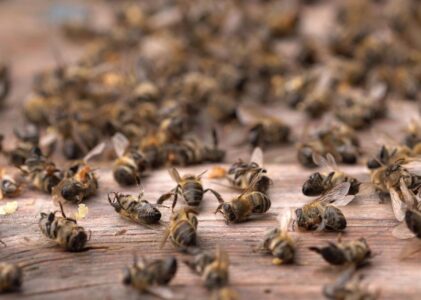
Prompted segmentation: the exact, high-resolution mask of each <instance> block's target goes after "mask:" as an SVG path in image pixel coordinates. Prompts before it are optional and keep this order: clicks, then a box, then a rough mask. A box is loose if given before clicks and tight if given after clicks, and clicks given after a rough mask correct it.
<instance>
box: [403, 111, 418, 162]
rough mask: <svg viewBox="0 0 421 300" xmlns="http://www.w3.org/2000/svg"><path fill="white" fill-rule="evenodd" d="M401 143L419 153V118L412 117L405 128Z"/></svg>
mask: <svg viewBox="0 0 421 300" xmlns="http://www.w3.org/2000/svg"><path fill="white" fill-rule="evenodd" d="M405 131H406V134H405V137H404V140H403V143H404V144H405V145H406V146H407V147H409V148H410V149H412V152H413V153H415V154H421V120H420V119H413V120H411V121H410V122H409V124H408V126H407V127H406V128H405Z"/></svg>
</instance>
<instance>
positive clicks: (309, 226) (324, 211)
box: [295, 182, 354, 231]
mask: <svg viewBox="0 0 421 300" xmlns="http://www.w3.org/2000/svg"><path fill="white" fill-rule="evenodd" d="M350 187H351V184H350V183H349V182H343V183H340V184H338V185H337V186H335V187H334V188H332V189H331V190H330V191H328V192H326V193H325V194H323V195H321V196H320V197H318V198H317V199H315V200H313V201H311V202H310V203H307V204H305V205H304V206H303V207H302V208H298V209H296V210H295V215H296V217H297V218H296V222H297V225H298V228H300V229H304V230H319V231H320V230H332V231H342V230H344V229H345V228H346V219H345V216H344V214H343V213H342V211H341V210H340V209H339V208H337V207H336V206H334V205H332V204H335V205H337V206H344V205H347V204H348V203H349V202H351V201H352V200H353V199H354V196H352V195H348V193H349V188H350ZM347 195H348V196H347Z"/></svg>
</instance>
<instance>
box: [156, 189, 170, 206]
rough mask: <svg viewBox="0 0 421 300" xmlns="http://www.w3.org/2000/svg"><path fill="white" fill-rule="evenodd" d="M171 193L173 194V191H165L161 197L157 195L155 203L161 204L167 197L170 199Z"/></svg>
mask: <svg viewBox="0 0 421 300" xmlns="http://www.w3.org/2000/svg"><path fill="white" fill-rule="evenodd" d="M173 195H174V192H169V193H165V194H163V195H161V197H159V199H158V200H157V201H156V204H162V203H163V202H164V201H167V200H168V199H170V198H171V196H173Z"/></svg>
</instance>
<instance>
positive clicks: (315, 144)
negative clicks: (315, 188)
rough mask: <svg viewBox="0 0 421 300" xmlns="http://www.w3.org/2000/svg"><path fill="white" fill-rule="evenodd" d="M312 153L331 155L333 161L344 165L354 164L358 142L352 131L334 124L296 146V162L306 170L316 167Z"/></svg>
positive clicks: (357, 154) (339, 124) (358, 151)
mask: <svg viewBox="0 0 421 300" xmlns="http://www.w3.org/2000/svg"><path fill="white" fill-rule="evenodd" d="M313 153H318V154H320V155H326V154H327V153H331V154H332V155H333V157H335V160H336V161H337V162H340V163H345V164H355V163H356V162H357V159H358V156H359V153H360V150H359V140H358V137H357V135H356V134H355V132H354V130H352V129H351V128H350V127H348V126H346V125H345V124H341V123H335V124H333V123H332V124H329V125H328V126H325V127H322V128H321V129H320V130H318V131H317V132H316V133H315V134H314V135H312V136H311V137H309V138H308V140H307V141H305V142H303V143H300V144H299V145H298V153H297V157H298V161H299V162H300V163H301V164H302V165H303V166H304V167H308V168H313V167H316V166H317V165H316V163H315V162H314V161H313Z"/></svg>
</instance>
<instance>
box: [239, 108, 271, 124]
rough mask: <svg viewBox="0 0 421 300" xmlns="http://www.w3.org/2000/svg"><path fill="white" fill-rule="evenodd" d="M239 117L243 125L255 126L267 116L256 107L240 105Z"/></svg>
mask: <svg viewBox="0 0 421 300" xmlns="http://www.w3.org/2000/svg"><path fill="white" fill-rule="evenodd" d="M237 117H238V119H239V121H240V123H241V124H243V125H254V124H256V123H259V122H261V121H262V120H263V119H265V118H266V117H267V116H266V115H265V114H263V113H262V112H261V110H260V109H258V108H257V107H255V106H245V105H240V106H239V107H238V108H237Z"/></svg>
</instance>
